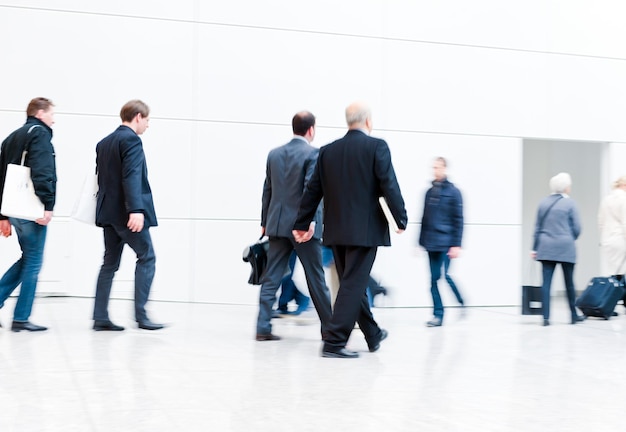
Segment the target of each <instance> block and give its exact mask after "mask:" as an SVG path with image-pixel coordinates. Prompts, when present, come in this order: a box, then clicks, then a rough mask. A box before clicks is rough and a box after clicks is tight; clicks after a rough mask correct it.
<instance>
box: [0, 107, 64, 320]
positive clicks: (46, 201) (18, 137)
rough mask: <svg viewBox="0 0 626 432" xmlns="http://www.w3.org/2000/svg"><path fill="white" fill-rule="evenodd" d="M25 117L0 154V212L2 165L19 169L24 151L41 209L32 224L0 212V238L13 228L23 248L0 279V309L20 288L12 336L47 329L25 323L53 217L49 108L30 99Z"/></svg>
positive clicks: (53, 169)
mask: <svg viewBox="0 0 626 432" xmlns="http://www.w3.org/2000/svg"><path fill="white" fill-rule="evenodd" d="M26 116H27V118H26V123H25V124H24V126H22V127H21V128H19V129H18V130H16V131H15V132H13V133H12V134H11V135H9V136H8V137H7V139H5V140H4V142H3V143H2V149H1V150H0V208H1V205H2V193H3V192H4V179H5V176H6V169H7V165H8V164H18V165H19V164H20V162H21V159H22V153H23V152H24V151H26V158H25V160H24V165H26V166H28V167H30V175H31V180H32V181H33V189H34V190H35V194H36V195H37V197H39V200H40V201H41V202H42V204H43V206H44V212H43V215H42V217H41V218H39V219H37V220H35V221H31V220H25V219H20V218H15V217H8V216H7V215H2V214H0V234H1V235H3V236H7V237H8V236H9V235H11V226H13V228H15V232H16V233H17V238H18V240H19V243H20V248H21V249H22V256H21V257H20V259H19V260H18V261H17V262H16V263H15V264H13V265H12V266H11V267H10V268H9V270H7V272H6V273H5V274H4V276H2V279H0V308H2V306H4V301H5V300H6V299H7V298H8V297H9V296H10V295H11V293H12V292H13V291H14V290H15V288H17V286H18V285H20V284H21V285H22V287H21V288H20V295H19V297H18V298H17V304H16V305H15V311H14V313H13V324H12V325H11V330H13V331H15V332H19V331H22V330H26V331H43V330H47V328H46V327H43V326H39V325H35V324H33V323H31V322H30V321H29V320H28V319H29V317H30V314H31V312H32V309H33V301H34V299H35V291H36V289H37V278H38V277H39V271H40V270H41V266H42V264H43V250H44V245H45V243H46V233H47V225H48V223H49V222H50V220H51V219H52V211H53V209H54V204H55V201H56V184H57V174H56V165H55V161H54V147H53V146H52V142H51V140H52V125H53V124H54V104H53V103H52V101H51V100H49V99H46V98H42V97H38V98H35V99H33V100H31V101H30V103H29V104H28V108H27V109H26ZM0 327H1V326H0Z"/></svg>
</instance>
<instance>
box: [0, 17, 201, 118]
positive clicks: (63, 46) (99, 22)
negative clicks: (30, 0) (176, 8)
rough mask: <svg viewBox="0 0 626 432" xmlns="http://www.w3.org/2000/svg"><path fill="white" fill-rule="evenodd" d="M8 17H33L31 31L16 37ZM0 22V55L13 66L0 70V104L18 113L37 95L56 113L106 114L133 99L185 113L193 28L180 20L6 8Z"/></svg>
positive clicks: (161, 111) (170, 113) (165, 112)
mask: <svg viewBox="0 0 626 432" xmlns="http://www.w3.org/2000/svg"><path fill="white" fill-rule="evenodd" d="M12 22H13V23H29V22H36V23H37V31H25V30H20V31H19V37H17V36H16V33H15V32H14V31H13V30H12V29H13V26H11V25H9V23H12ZM0 24H1V25H0V39H1V40H4V41H8V40H11V43H10V44H9V43H4V44H2V45H1V47H0V55H1V57H2V58H5V59H9V58H13V59H16V63H13V64H14V65H15V66H18V67H8V68H3V71H2V80H0V94H2V95H3V99H4V101H3V107H7V108H10V109H14V110H19V111H23V110H24V109H25V104H27V103H28V100H30V99H31V98H32V97H34V95H43V96H46V97H49V98H51V99H52V100H53V101H54V102H55V103H56V104H57V111H59V112H65V113H89V114H101V115H110V114H118V113H119V110H120V108H121V106H122V105H123V104H124V103H125V102H126V101H128V100H130V99H134V98H139V99H144V100H145V101H146V102H147V103H148V105H150V106H151V108H152V109H153V111H154V112H155V115H158V116H162V117H163V116H165V117H184V118H189V117H190V116H191V107H192V103H191V96H192V82H193V81H192V71H193V68H192V52H193V37H192V34H193V28H192V26H191V25H189V24H187V23H182V22H175V21H164V20H145V19H138V18H125V17H118V16H110V15H91V14H87V15H84V14H72V13H69V12H54V11H47V10H43V11H42V10H29V9H11V8H9V9H2V15H0ZM25 28H28V25H27V24H25ZM103 34H106V37H103ZM18 59H19V60H18ZM156 113H158V114H156Z"/></svg>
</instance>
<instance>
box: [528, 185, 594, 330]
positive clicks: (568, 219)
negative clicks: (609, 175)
mask: <svg viewBox="0 0 626 432" xmlns="http://www.w3.org/2000/svg"><path fill="white" fill-rule="evenodd" d="M571 185H572V179H571V177H570V175H569V174H568V173H559V174H557V175H555V176H554V177H552V178H551V179H550V190H551V191H552V193H551V194H550V195H548V196H547V197H545V198H544V199H543V200H542V201H541V202H540V203H539V208H538V210H537V221H536V224H535V235H534V241H533V250H532V252H531V256H532V257H533V258H534V259H536V260H537V261H540V262H541V266H542V269H543V284H542V287H541V293H542V307H543V325H544V326H547V325H550V289H551V285H552V275H553V274H554V269H555V268H556V265H557V264H560V265H561V268H562V269H563V278H564V280H565V289H566V291H567V300H568V303H569V308H570V312H571V317H572V321H571V322H572V324H576V323H577V322H579V321H582V320H584V316H579V315H578V313H577V312H576V306H575V304H574V303H575V301H576V291H575V290H574V266H575V265H576V239H577V238H578V236H579V235H580V231H581V226H580V215H579V213H578V208H577V207H576V203H575V202H574V200H573V199H572V198H570V196H569V193H570V191H571Z"/></svg>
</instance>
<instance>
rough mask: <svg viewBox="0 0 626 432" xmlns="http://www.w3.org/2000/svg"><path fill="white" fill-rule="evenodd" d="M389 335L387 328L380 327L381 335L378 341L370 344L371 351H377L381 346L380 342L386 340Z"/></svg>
mask: <svg viewBox="0 0 626 432" xmlns="http://www.w3.org/2000/svg"><path fill="white" fill-rule="evenodd" d="M388 335H389V333H388V332H387V330H385V329H380V336H379V337H378V341H377V342H376V343H375V344H371V345H370V344H368V345H367V346H368V348H369V349H370V352H376V351H378V349H379V348H380V343H381V342H382V341H384V340H385V339H387V336H388Z"/></svg>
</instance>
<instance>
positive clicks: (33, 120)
mask: <svg viewBox="0 0 626 432" xmlns="http://www.w3.org/2000/svg"><path fill="white" fill-rule="evenodd" d="M26 125H28V126H41V127H43V128H45V129H46V130H47V131H48V132H50V135H52V128H51V127H50V126H48V125H47V124H45V123H44V122H42V121H41V120H39V119H38V118H37V117H33V116H28V117H26V123H24V126H26Z"/></svg>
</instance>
